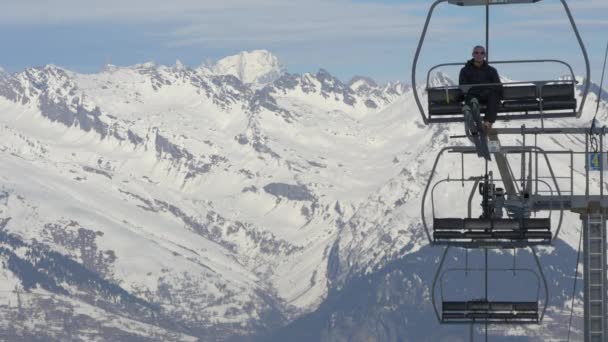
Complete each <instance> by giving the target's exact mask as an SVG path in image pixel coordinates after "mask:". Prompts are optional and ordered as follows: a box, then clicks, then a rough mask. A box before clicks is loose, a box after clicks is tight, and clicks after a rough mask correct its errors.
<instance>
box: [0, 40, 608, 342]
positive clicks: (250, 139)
mask: <svg viewBox="0 0 608 342" xmlns="http://www.w3.org/2000/svg"><path fill="white" fill-rule="evenodd" d="M433 82H451V81H450V80H449V78H448V77H447V75H444V74H442V75H441V77H440V78H439V79H436V80H433ZM591 100H594V98H593V96H592V97H591ZM602 106H603V107H602V114H601V117H600V119H601V120H604V121H605V120H606V119H607V116H608V110H606V106H605V103H604V104H603V105H602ZM589 115H590V112H586V113H585V118H584V119H582V120H579V121H578V122H580V123H581V124H585V123H586V121H588V120H589ZM460 130H461V127H459V126H458V125H437V126H433V127H431V128H427V127H426V126H424V125H423V124H422V122H421V120H420V117H419V115H418V113H417V110H416V107H415V105H414V100H413V96H412V92H411V88H410V87H409V86H406V85H404V84H402V83H400V82H392V83H389V84H385V85H378V84H376V83H375V82H374V81H373V80H371V79H367V78H364V77H356V78H354V79H353V80H351V82H349V83H348V84H344V83H343V82H341V81H340V80H338V79H337V78H335V77H334V76H332V75H331V74H330V73H329V72H327V71H325V70H320V71H318V72H317V73H306V74H302V75H295V74H289V73H287V72H286V71H285V70H284V69H283V68H282V67H280V63H279V62H278V60H277V59H276V57H274V56H272V55H271V54H269V53H268V52H266V51H253V52H243V53H241V54H239V55H237V56H232V57H227V58H225V59H223V60H221V61H219V62H218V63H217V64H215V65H214V66H211V67H199V68H190V67H187V66H184V65H183V64H181V63H177V64H176V65H174V66H162V65H160V66H157V65H154V64H152V63H146V64H140V65H135V66H131V67H116V66H111V65H109V66H107V67H106V68H105V69H104V70H103V71H101V72H99V73H96V74H78V73H74V72H71V71H69V70H64V69H62V68H60V67H57V66H52V65H49V66H45V67H41V68H30V69H27V70H25V71H23V72H20V73H16V74H14V75H7V74H4V73H2V74H0V137H1V139H0V160H1V163H0V168H1V169H2V172H0V177H1V179H2V182H1V183H0V184H1V189H0V191H1V192H0V211H1V213H2V214H1V215H0V219H1V221H0V223H1V227H2V229H1V230H0V247H1V248H0V258H2V260H3V261H4V263H3V265H4V268H3V270H2V273H0V277H2V280H3V281H2V284H3V285H2V289H3V291H5V292H0V294H2V295H0V297H1V298H5V299H6V300H7V301H8V300H10V301H12V303H16V301H15V298H17V297H16V296H17V294H18V293H19V294H20V296H30V297H32V298H33V297H36V298H37V299H36V300H40V298H42V299H44V298H49V297H53V298H54V300H55V301H57V302H60V303H61V304H58V305H59V307H61V308H63V309H65V310H63V309H62V310H63V311H66V310H67V311H69V310H68V309H70V310H71V311H69V312H72V314H71V316H70V317H71V319H76V318H77V317H80V318H79V319H85V318H83V317H82V316H79V313H82V312H85V313H82V315H85V316H86V317H88V318H86V320H89V321H90V322H95V324H93V323H91V324H90V326H88V327H87V328H86V329H85V328H82V329H77V331H72V332H71V333H72V334H74V335H77V336H80V337H81V338H85V337H86V336H89V337H90V335H86V334H91V331H97V332H98V333H99V335H102V334H103V331H104V329H106V328H107V327H108V326H111V327H112V329H114V330H113V331H114V332H116V333H121V332H122V333H126V334H130V336H131V335H132V336H148V337H150V336H152V335H154V336H157V337H158V338H159V339H171V340H174V339H180V340H181V339H188V338H195V337H201V336H205V337H206V338H207V339H209V340H222V339H226V338H228V337H231V336H238V335H248V334H252V333H260V332H265V331H269V330H272V329H274V328H277V327H280V326H283V325H285V324H286V323H288V322H290V321H291V320H293V319H295V318H297V317H299V316H301V315H302V314H305V313H308V312H310V311H312V310H315V309H316V308H317V307H319V305H320V304H321V303H322V302H323V301H324V299H325V298H326V296H327V295H328V291H329V289H330V288H333V287H340V286H345V284H347V282H348V281H349V279H350V277H351V276H353V275H355V274H364V273H366V272H369V271H371V270H373V269H378V268H381V267H382V266H383V265H386V264H388V263H390V262H391V261H394V260H395V259H397V258H401V257H404V256H405V255H409V254H412V253H415V252H417V251H419V250H420V249H421V248H422V247H423V246H424V245H426V241H425V239H424V235H423V232H422V230H421V228H420V225H419V222H420V217H419V216H420V215H419V210H420V204H419V198H420V194H421V190H422V189H423V186H424V182H425V180H426V177H427V176H428V172H429V170H430V163H431V162H432V159H433V157H434V155H435V154H436V152H437V151H438V150H439V149H440V148H442V147H444V146H446V145H447V144H451V143H453V142H451V141H449V138H448V137H449V136H450V135H453V134H460ZM460 143H464V142H462V141H461V142H460ZM572 144H578V142H576V141H573V142H572ZM453 167H454V166H453V165H446V166H444V168H443V169H442V171H447V170H449V169H450V168H453ZM471 167H475V164H472V165H471ZM575 235H576V234H574V233H569V232H565V235H564V236H565V237H566V241H567V242H569V243H571V244H574V243H575V242H576V238H575ZM27 291H29V292H27ZM32 300H34V299H32ZM13 306H14V305H13ZM24 306H25V305H24ZM75 307H78V308H80V309H79V310H80V311H78V310H76V309H74V308H75ZM17 309H18V308H16V309H15V310H13V311H11V310H8V311H6V312H5V313H4V314H6V315H7V317H9V318H11V317H13V316H14V315H17V314H19V312H18V311H19V310H17ZM25 309H27V308H23V309H22V310H25ZM30 309H31V307H30ZM20 310H21V309H20ZM28 310H29V309H28ZM126 314H128V316H129V317H130V319H131V321H128V322H122V323H120V324H118V323H116V322H118V321H119V317H120V316H121V315H126ZM15 317H16V316H15ZM49 317H50V318H48V319H47V321H44V320H42V319H41V318H40V319H38V320H37V321H36V320H34V321H35V322H39V323H40V324H47V325H53V324H59V323H57V322H59V321H61V315H59V314H58V313H55V314H53V315H50V316H49ZM55 318H56V319H55ZM104 327H105V328H104ZM20 328H22V327H20ZM22 330H23V329H22ZM26 330H27V329H26ZM57 334H59V333H57ZM57 334H55V335H56V336H60V337H64V335H57ZM55 335H53V336H55Z"/></svg>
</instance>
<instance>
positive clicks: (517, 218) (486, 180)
mask: <svg viewBox="0 0 608 342" xmlns="http://www.w3.org/2000/svg"><path fill="white" fill-rule="evenodd" d="M503 150H504V151H506V152H509V151H511V152H512V153H521V151H522V150H525V148H524V147H518V148H516V147H504V148H503ZM446 151H447V152H451V153H461V154H462V156H464V154H466V153H474V152H475V148H473V147H465V146H449V147H445V148H443V149H442V150H441V151H440V152H439V154H438V155H437V157H436V159H435V163H434V165H433V169H432V170H431V173H430V176H429V179H428V182H427V186H426V188H425V191H424V193H423V196H422V206H421V215H422V224H423V227H424V229H425V231H426V234H427V237H428V239H429V241H430V243H431V244H434V245H444V246H457V247H463V248H483V247H490V248H493V247H496V248H515V247H519V248H523V247H530V246H537V245H550V244H551V243H552V241H553V240H554V239H556V238H557V236H558V234H559V231H560V228H561V225H562V222H563V212H564V208H563V207H560V208H553V210H549V212H548V217H542V218H536V217H534V218H532V217H530V215H531V213H532V212H535V211H536V210H537V209H536V208H535V204H534V203H533V201H531V200H530V198H533V197H534V195H535V194H536V193H538V192H539V187H538V186H537V188H536V189H525V191H524V189H522V193H521V194H518V195H517V196H510V197H508V196H506V195H505V192H504V190H503V189H502V188H499V187H498V186H497V184H499V183H500V182H501V179H493V178H492V176H491V173H490V177H488V176H476V177H468V178H467V177H465V175H464V174H463V175H462V177H461V178H444V179H441V180H439V181H436V182H435V181H434V178H435V176H436V170H437V167H438V165H439V161H440V160H441V159H442V157H443V155H444V152H446ZM541 154H543V152H541ZM544 157H545V161H546V163H547V169H548V170H549V171H550V174H551V178H552V182H551V183H552V184H551V183H549V182H547V181H545V180H544V179H534V180H533V181H534V183H536V184H540V185H542V186H543V188H546V190H543V191H545V192H549V193H551V195H557V196H560V195H561V192H560V190H559V185H558V183H557V179H556V177H555V175H554V173H553V169H552V167H551V164H550V163H549V159H548V158H547V156H546V154H544ZM463 163H464V161H463ZM515 181H521V179H516V180H515ZM526 181H527V182H528V183H531V181H532V180H531V179H527V180H526ZM445 183H457V184H463V185H464V184H471V183H472V187H471V191H470V193H469V197H468V201H466V202H462V203H463V204H464V203H467V204H466V205H467V212H468V214H467V215H466V217H464V218H463V217H458V218H456V217H446V216H443V215H442V214H441V213H440V212H437V210H436V208H435V191H436V189H437V188H438V186H439V185H441V184H445ZM431 184H432V186H431ZM476 193H478V194H479V195H481V198H482V201H481V206H482V211H483V213H482V215H481V217H476V218H474V217H472V207H473V200H474V198H475V194H476ZM429 196H430V205H431V216H432V217H431V220H430V221H428V222H431V223H432V227H431V228H429V226H428V223H427V213H426V205H427V198H428V197H429ZM542 209H547V208H545V207H543V208H542ZM549 209H551V208H549ZM554 211H555V212H556V213H557V212H559V221H558V223H557V227H555V228H553V227H552V223H551V216H552V214H553V212H554ZM505 214H506V215H505ZM431 232H432V233H431ZM553 232H555V233H553Z"/></svg>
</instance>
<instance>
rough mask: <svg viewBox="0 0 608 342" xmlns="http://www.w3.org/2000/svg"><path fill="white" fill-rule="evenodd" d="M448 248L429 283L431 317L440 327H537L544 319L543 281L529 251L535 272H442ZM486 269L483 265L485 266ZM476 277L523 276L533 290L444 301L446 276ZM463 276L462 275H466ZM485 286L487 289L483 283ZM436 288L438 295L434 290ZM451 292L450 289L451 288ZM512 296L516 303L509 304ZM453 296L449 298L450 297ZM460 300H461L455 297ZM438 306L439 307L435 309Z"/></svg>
mask: <svg viewBox="0 0 608 342" xmlns="http://www.w3.org/2000/svg"><path fill="white" fill-rule="evenodd" d="M448 250H449V247H446V250H445V251H444V253H443V256H442V258H441V261H440V266H439V269H438V270H437V273H436V275H435V279H434V282H433V289H432V290H433V292H432V304H433V309H434V310H435V314H436V315H437V318H438V320H439V322H440V323H442V324H485V323H491V324H537V323H540V322H541V321H542V319H543V317H544V314H545V311H546V309H547V305H548V298H549V297H548V285H547V280H546V278H545V276H544V274H543V272H542V269H541V268H540V267H541V266H540V261H539V259H538V256H537V255H536V252H535V251H534V250H533V249H531V250H532V253H533V256H534V260H535V262H536V265H537V266H538V272H537V271H535V270H533V269H530V268H518V267H516V266H515V265H514V266H513V267H512V268H489V267H486V268H469V267H467V268H449V269H446V270H445V271H442V266H443V264H444V262H445V259H446V256H447V253H448ZM486 266H487V265H486ZM455 272H462V273H465V272H466V273H477V274H482V273H484V272H485V276H486V277H488V275H490V274H497V273H502V274H510V273H512V274H513V277H521V276H523V275H524V274H526V275H528V276H531V278H530V279H533V280H534V282H535V283H536V290H535V291H534V290H533V291H532V292H531V293H527V294H521V293H510V294H506V293H496V292H500V291H497V290H496V289H493V291H492V293H490V289H489V288H487V287H486V289H485V293H483V294H482V293H480V294H479V295H478V296H474V298H467V299H463V298H448V297H450V295H449V294H448V293H446V292H447V291H446V288H449V286H447V285H446V284H445V282H446V281H445V277H446V275H448V274H451V273H455ZM466 273H465V274H466ZM485 286H488V284H487V281H486V284H485ZM437 287H439V291H438V290H437ZM452 290H453V288H452ZM513 295H516V296H519V299H518V300H513V298H512V297H513ZM451 296H452V297H453V296H454V295H453V294H452V295H451ZM458 297H462V296H458ZM439 304H440V305H439Z"/></svg>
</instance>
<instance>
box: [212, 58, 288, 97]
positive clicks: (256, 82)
mask: <svg viewBox="0 0 608 342" xmlns="http://www.w3.org/2000/svg"><path fill="white" fill-rule="evenodd" d="M211 70H212V71H213V72H214V73H216V74H218V75H233V76H235V77H237V78H238V79H239V80H241V82H243V83H245V84H251V85H253V86H254V87H255V88H262V87H264V86H265V85H267V84H270V83H272V82H274V81H275V80H277V79H278V78H279V77H281V75H283V74H284V73H285V68H284V67H283V66H282V65H281V63H280V62H279V59H278V58H277V57H276V56H274V55H273V54H272V53H270V52H268V51H266V50H253V51H243V52H240V53H239V54H237V55H233V56H228V57H225V58H222V59H220V60H219V61H218V62H217V63H215V64H214V65H212V66H211Z"/></svg>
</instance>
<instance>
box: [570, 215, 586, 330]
mask: <svg viewBox="0 0 608 342" xmlns="http://www.w3.org/2000/svg"><path fill="white" fill-rule="evenodd" d="M582 241H583V227H582V226H581V231H580V234H579V238H578V251H577V252H576V270H575V271H574V286H572V304H571V305H570V320H569V321H568V339H567V341H568V342H570V331H571V329H572V315H573V314H574V298H575V296H576V281H577V280H578V266H579V261H580V258H581V244H582Z"/></svg>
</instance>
